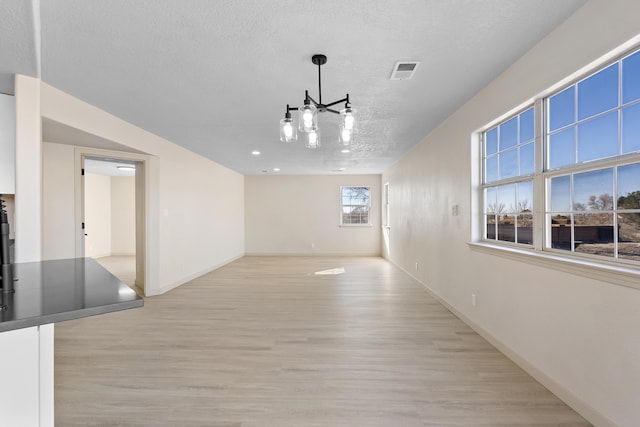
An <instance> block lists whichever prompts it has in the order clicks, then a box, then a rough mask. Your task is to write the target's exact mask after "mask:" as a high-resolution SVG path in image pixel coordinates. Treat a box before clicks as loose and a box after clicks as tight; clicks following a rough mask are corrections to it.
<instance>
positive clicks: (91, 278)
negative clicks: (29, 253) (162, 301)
mask: <svg viewBox="0 0 640 427" xmlns="http://www.w3.org/2000/svg"><path fill="white" fill-rule="evenodd" d="M13 269H14V277H15V278H17V279H18V281H17V282H14V286H15V293H13V294H10V293H0V305H1V306H3V307H4V308H3V309H0V332H5V331H10V330H14V329H20V328H28V327H31V326H38V325H44V324H47V323H56V322H62V321H64V320H72V319H79V318H81V317H89V316H94V315H97V314H104V313H111V312H114V311H120V310H127V309H130V308H136V307H142V306H143V304H144V300H143V299H142V298H140V297H139V296H138V295H136V293H135V292H134V291H133V289H131V288H129V287H128V286H127V285H125V284H124V283H122V282H121V281H120V280H118V279H117V278H116V277H115V276H113V275H112V274H111V273H109V272H108V271H107V270H105V269H104V267H102V266H101V265H100V264H98V263H97V262H96V261H95V260H93V259H92V258H71V259H62V260H54V261H39V262H26V263H18V264H14V265H13Z"/></svg>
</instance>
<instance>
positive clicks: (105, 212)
mask: <svg viewBox="0 0 640 427" xmlns="http://www.w3.org/2000/svg"><path fill="white" fill-rule="evenodd" d="M84 223H85V234H86V236H85V238H84V245H85V246H84V253H85V256H88V257H91V258H100V257H105V256H109V255H111V230H112V227H111V177H110V176H106V175H96V174H93V173H86V174H85V176H84Z"/></svg>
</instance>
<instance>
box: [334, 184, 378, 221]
mask: <svg viewBox="0 0 640 427" xmlns="http://www.w3.org/2000/svg"><path fill="white" fill-rule="evenodd" d="M370 195H371V188H370V187H340V198H341V200H342V202H341V204H342V206H341V213H340V224H341V225H369V210H370V208H371V203H370V200H371V197H370Z"/></svg>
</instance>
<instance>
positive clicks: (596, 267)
mask: <svg viewBox="0 0 640 427" xmlns="http://www.w3.org/2000/svg"><path fill="white" fill-rule="evenodd" d="M468 245H469V247H470V248H471V249H472V250H474V251H477V252H482V253H486V254H490V255H497V256H502V257H505V258H510V259H513V260H516V261H521V262H526V263H529V264H535V265H539V266H541V267H546V268H551V269H554V270H558V271H562V272H565V273H570V274H575V275H579V276H583V277H588V278H590V279H596V280H602V281H603V282H608V283H613V284H615V285H621V286H627V287H629V288H635V289H640V269H637V268H633V267H625V266H614V265H609V264H604V263H598V262H593V261H591V260H583V259H578V258H573V257H569V256H560V255H555V254H552V253H549V252H539V251H534V250H533V249H531V250H527V249H521V248H513V247H508V246H501V245H495V244H491V243H485V242H471V243H468Z"/></svg>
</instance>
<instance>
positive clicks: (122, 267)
mask: <svg viewBox="0 0 640 427" xmlns="http://www.w3.org/2000/svg"><path fill="white" fill-rule="evenodd" d="M96 261H97V262H98V263H99V264H100V265H101V266H103V267H104V268H106V269H107V270H109V272H110V273H111V274H113V275H114V276H116V277H117V278H118V279H120V281H121V282H122V283H124V284H126V285H127V286H129V287H131V288H133V289H135V283H136V256H135V255H115V256H107V257H102V258H96Z"/></svg>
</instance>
